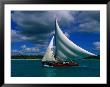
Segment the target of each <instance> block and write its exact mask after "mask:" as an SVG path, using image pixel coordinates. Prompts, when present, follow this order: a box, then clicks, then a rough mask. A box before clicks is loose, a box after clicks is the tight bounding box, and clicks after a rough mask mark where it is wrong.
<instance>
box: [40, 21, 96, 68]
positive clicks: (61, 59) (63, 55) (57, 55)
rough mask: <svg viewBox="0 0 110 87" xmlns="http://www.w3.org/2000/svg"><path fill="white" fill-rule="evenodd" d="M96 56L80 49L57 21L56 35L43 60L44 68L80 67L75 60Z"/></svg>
mask: <svg viewBox="0 0 110 87" xmlns="http://www.w3.org/2000/svg"><path fill="white" fill-rule="evenodd" d="M89 56H96V55H95V54H93V53H91V52H88V51H87V50H85V49H83V48H81V47H79V46H78V45H76V44H75V43H73V42H72V41H71V40H69V39H68V38H67V37H66V35H65V34H64V33H63V32H62V31H61V29H60V27H59V25H58V22H57V19H56V20H55V34H54V36H53V37H52V39H51V41H50V43H49V46H48V48H47V50H46V52H45V54H44V57H43V59H42V64H43V65H44V66H52V67H56V66H78V65H79V64H78V63H77V62H75V61H74V59H78V58H85V57H89Z"/></svg>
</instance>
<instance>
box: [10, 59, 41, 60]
mask: <svg viewBox="0 0 110 87" xmlns="http://www.w3.org/2000/svg"><path fill="white" fill-rule="evenodd" d="M11 60H41V59H11Z"/></svg>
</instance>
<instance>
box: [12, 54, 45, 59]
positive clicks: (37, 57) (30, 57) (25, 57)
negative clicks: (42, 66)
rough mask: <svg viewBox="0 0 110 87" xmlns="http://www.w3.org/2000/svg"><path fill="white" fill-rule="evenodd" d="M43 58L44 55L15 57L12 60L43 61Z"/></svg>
mask: <svg viewBox="0 0 110 87" xmlns="http://www.w3.org/2000/svg"><path fill="white" fill-rule="evenodd" d="M42 58H43V56H42V55H13V56H11V59H36V60H41V59H42Z"/></svg>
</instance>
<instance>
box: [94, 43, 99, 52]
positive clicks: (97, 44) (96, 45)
mask: <svg viewBox="0 0 110 87" xmlns="http://www.w3.org/2000/svg"><path fill="white" fill-rule="evenodd" d="M93 45H94V46H95V50H100V42H93Z"/></svg>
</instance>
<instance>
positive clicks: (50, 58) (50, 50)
mask: <svg viewBox="0 0 110 87" xmlns="http://www.w3.org/2000/svg"><path fill="white" fill-rule="evenodd" d="M53 40H54V36H53V37H52V39H51V41H50V44H49V46H48V48H47V50H46V53H45V55H44V57H43V59H42V61H56V60H55V58H54V51H53V48H54V46H53Z"/></svg>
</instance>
